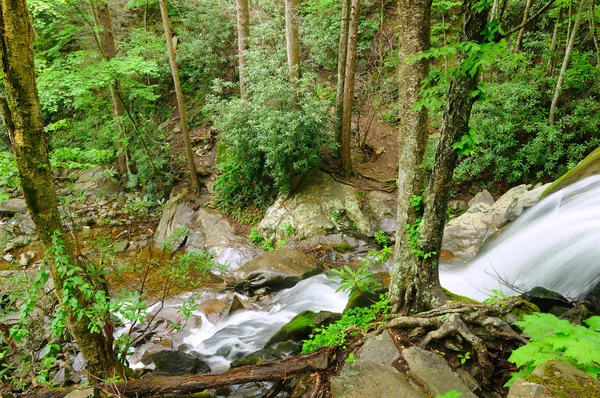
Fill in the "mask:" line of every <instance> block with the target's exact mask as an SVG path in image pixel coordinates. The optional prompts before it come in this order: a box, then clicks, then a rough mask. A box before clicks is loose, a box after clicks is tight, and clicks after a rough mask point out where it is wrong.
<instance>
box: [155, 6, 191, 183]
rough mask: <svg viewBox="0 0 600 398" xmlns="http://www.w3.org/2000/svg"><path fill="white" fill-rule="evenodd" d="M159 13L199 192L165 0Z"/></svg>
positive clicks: (184, 137) (182, 126)
mask: <svg viewBox="0 0 600 398" xmlns="http://www.w3.org/2000/svg"><path fill="white" fill-rule="evenodd" d="M159 3H160V13H161V15H162V21H163V28H164V31H165V40H166V42H167V50H168V52H169V63H170V65H171V74H172V75H173V84H174V85H175V95H176V96H177V109H179V117H180V119H181V131H182V132H183V139H184V141H185V153H186V157H187V161H188V168H189V171H190V177H191V179H192V185H193V186H194V189H195V190H196V191H197V192H200V181H198V172H197V171H196V163H194V151H193V150H192V141H191V139H190V130H189V127H188V123H187V113H186V110H185V103H184V101H183V90H182V88H181V81H180V80H179V70H178V69H177V58H176V56H175V47H174V46H173V35H172V34H171V25H170V23H169V12H168V10H167V3H166V2H165V0H159Z"/></svg>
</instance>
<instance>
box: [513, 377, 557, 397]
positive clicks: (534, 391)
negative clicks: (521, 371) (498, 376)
mask: <svg viewBox="0 0 600 398" xmlns="http://www.w3.org/2000/svg"><path fill="white" fill-rule="evenodd" d="M551 397H552V395H550V393H549V392H548V390H547V389H546V387H544V386H542V385H540V384H536V383H531V382H528V381H525V380H523V379H517V380H515V382H514V383H513V385H512V386H511V387H510V390H509V391H508V395H507V397H506V398H551Z"/></svg>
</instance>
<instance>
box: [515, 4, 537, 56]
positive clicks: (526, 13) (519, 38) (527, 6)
mask: <svg viewBox="0 0 600 398" xmlns="http://www.w3.org/2000/svg"><path fill="white" fill-rule="evenodd" d="M534 1H535V0H527V3H526V4H525V11H523V22H521V23H522V24H525V23H526V22H527V17H528V16H529V10H530V9H531V6H532V5H533V2H534ZM524 33H525V25H523V27H522V28H521V29H520V30H519V35H518V36H517V43H516V44H515V48H514V50H513V52H514V53H515V54H516V53H518V52H519V51H521V43H522V42H523V34H524Z"/></svg>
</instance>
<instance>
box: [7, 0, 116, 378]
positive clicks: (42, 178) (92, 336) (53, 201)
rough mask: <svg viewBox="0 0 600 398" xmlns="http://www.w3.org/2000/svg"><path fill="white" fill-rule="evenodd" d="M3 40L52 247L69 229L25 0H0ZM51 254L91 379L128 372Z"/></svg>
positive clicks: (17, 120)
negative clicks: (55, 179) (72, 302)
mask: <svg viewBox="0 0 600 398" xmlns="http://www.w3.org/2000/svg"><path fill="white" fill-rule="evenodd" d="M0 46H1V47H0V57H1V62H2V68H3V72H4V81H5V85H6V92H7V99H8V104H9V106H10V110H11V114H12V118H13V123H14V135H13V139H14V146H13V148H14V156H15V161H16V163H17V167H18V169H19V176H20V178H21V187H22V189H23V193H24V195H25V201H26V202H27V207H28V209H29V213H30V215H31V218H32V219H33V222H34V224H35V227H36V231H37V234H38V236H39V238H40V240H41V241H42V243H43V244H44V245H45V246H46V248H50V247H52V245H53V241H52V239H53V237H54V236H57V235H60V236H62V237H63V239H64V234H63V228H62V224H61V219H60V214H59V212H58V207H57V198H56V194H55V191H54V186H53V184H52V172H51V170H50V165H49V160H48V145H47V142H46V138H45V135H44V125H43V122H42V113H41V109H40V103H39V98H38V93H37V87H36V82H35V67H34V62H33V29H32V26H31V23H30V20H29V15H28V10H27V5H26V3H25V0H0ZM65 250H66V257H67V259H68V261H69V262H70V263H71V264H74V256H73V253H72V251H71V250H70V248H69V246H68V243H66V242H65ZM50 260H51V261H49V269H50V272H51V274H52V277H53V279H54V286H55V292H56V294H57V296H58V299H59V303H61V304H60V305H61V306H62V308H63V309H64V310H65V311H66V318H67V325H68V328H69V330H70V332H71V334H72V335H73V337H74V338H75V341H76V342H77V345H78V347H79V349H80V350H81V353H82V354H83V357H84V359H85V361H86V363H87V369H88V371H89V373H90V374H91V376H92V378H91V379H92V380H94V378H100V379H105V378H108V377H113V376H115V375H122V374H123V368H122V367H121V366H120V365H119V363H118V362H117V359H116V356H115V355H114V352H113V349H112V344H111V341H112V335H110V336H107V335H105V334H103V333H91V332H90V331H89V329H88V326H89V325H90V323H91V322H90V319H89V318H88V317H87V316H86V315H85V314H82V316H81V317H77V316H75V314H74V313H73V312H72V310H71V308H70V307H68V306H66V305H65V303H66V302H67V300H68V299H71V298H75V299H76V301H77V304H76V307H77V308H79V309H85V308H86V307H87V306H88V303H87V302H86V300H85V299H84V298H83V297H82V295H81V294H80V293H77V292H76V291H75V292H74V293H73V296H70V297H65V291H66V290H64V289H63V287H64V286H63V283H64V275H63V274H62V273H61V272H60V271H59V269H58V267H57V264H56V262H55V261H52V260H53V259H50Z"/></svg>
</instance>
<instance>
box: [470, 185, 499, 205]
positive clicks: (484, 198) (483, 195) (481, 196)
mask: <svg viewBox="0 0 600 398" xmlns="http://www.w3.org/2000/svg"><path fill="white" fill-rule="evenodd" d="M494 202H495V200H494V197H493V196H492V194H491V193H489V192H488V190H487V189H484V190H483V191H481V192H479V193H478V194H477V195H475V196H474V197H473V199H471V200H470V201H469V207H471V206H475V205H477V204H479V203H485V204H486V205H490V206H492V205H493V204H494Z"/></svg>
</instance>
